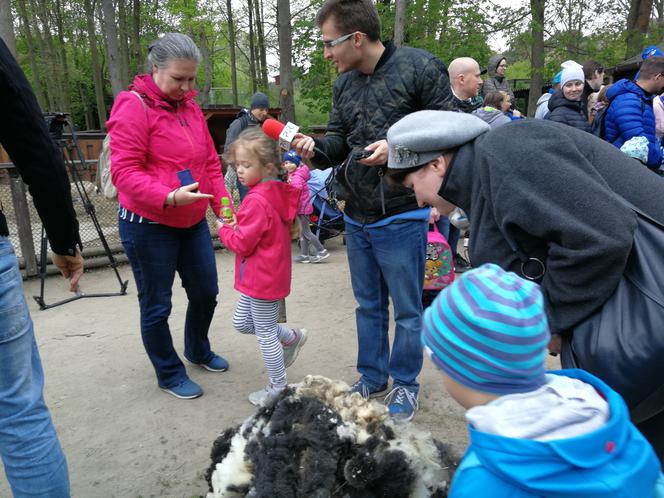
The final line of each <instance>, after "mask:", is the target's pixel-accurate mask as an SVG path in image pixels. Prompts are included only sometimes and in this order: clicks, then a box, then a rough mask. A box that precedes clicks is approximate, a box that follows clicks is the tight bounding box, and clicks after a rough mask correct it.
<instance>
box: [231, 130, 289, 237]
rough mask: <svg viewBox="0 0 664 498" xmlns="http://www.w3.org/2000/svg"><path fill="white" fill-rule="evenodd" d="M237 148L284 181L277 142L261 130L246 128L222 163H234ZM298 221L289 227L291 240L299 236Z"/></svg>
mask: <svg viewBox="0 0 664 498" xmlns="http://www.w3.org/2000/svg"><path fill="white" fill-rule="evenodd" d="M239 147H244V148H245V149H247V150H248V151H249V152H250V153H251V154H253V155H254V156H256V158H257V159H258V162H259V163H260V165H261V166H267V165H271V166H272V170H273V172H274V176H275V177H276V178H278V179H280V180H282V181H285V180H286V178H287V176H288V173H287V172H286V170H285V169H283V168H282V167H281V151H280V150H279V145H277V142H276V141H274V140H273V139H271V138H270V137H268V136H267V135H266V134H265V133H263V130H262V129H260V128H258V127H253V128H247V129H246V130H244V131H243V132H242V133H240V135H239V136H238V137H237V140H235V142H233V143H232V144H231V146H230V148H229V150H228V152H227V153H226V154H224V155H223V158H224V161H226V162H228V163H231V164H232V163H234V162H235V151H237V149H238V148H239ZM300 230H301V226H300V220H299V219H298V218H297V216H296V217H295V219H294V220H293V223H292V225H291V226H290V227H289V233H290V237H291V239H297V238H298V237H299V236H300Z"/></svg>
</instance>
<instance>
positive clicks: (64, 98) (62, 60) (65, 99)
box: [55, 0, 71, 112]
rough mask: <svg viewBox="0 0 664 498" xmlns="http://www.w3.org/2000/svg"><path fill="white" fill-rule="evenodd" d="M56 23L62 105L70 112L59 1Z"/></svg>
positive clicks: (66, 64) (67, 72)
mask: <svg viewBox="0 0 664 498" xmlns="http://www.w3.org/2000/svg"><path fill="white" fill-rule="evenodd" d="M55 11H56V14H57V15H56V23H57V28H58V41H59V42H60V64H61V67H62V90H63V91H62V104H63V105H64V109H65V110H66V111H67V112H71V99H70V98H69V64H68V63H67V49H66V45H65V35H64V26H63V23H62V3H61V0H56V2H55Z"/></svg>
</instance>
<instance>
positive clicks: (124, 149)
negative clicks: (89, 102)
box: [107, 33, 228, 399]
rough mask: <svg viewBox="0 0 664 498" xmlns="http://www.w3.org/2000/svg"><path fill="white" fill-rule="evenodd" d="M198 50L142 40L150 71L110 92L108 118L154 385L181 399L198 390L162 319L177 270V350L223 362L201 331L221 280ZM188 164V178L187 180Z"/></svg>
mask: <svg viewBox="0 0 664 498" xmlns="http://www.w3.org/2000/svg"><path fill="white" fill-rule="evenodd" d="M199 59H200V54H199V51H198V48H197V47H196V45H195V44H194V42H193V41H192V40H191V39H190V38H189V37H188V36H186V35H183V34H179V33H168V34H166V35H164V36H163V37H162V38H160V39H159V40H158V41H157V42H155V43H154V44H152V45H151V46H150V48H149V49H148V63H149V64H150V68H151V69H150V73H148V74H143V75H140V76H137V77H136V78H135V79H134V83H133V85H130V87H129V90H130V91H126V92H122V93H120V94H119V95H118V96H117V98H116V99H115V103H114V105H113V110H112V112H111V117H110V119H109V120H108V123H107V126H108V131H109V133H110V134H111V142H110V148H111V177H112V179H113V183H114V185H115V186H116V187H117V189H118V200H119V203H120V206H119V218H120V219H119V229H120V237H121V239H122V245H123V246H124V248H125V251H126V253H127V256H128V258H129V262H130V264H131V267H132V271H133V273H134V278H135V280H136V287H137V289H138V301H139V306H140V311H141V336H142V338H143V344H144V346H145V349H146V351H147V354H148V357H149V359H150V361H151V362H152V365H153V366H154V369H155V371H156V374H157V381H158V384H159V387H160V388H161V389H163V390H164V391H166V392H167V393H170V394H172V395H173V396H175V397H177V398H181V399H192V398H196V397H198V396H200V395H202V394H203V390H202V389H201V388H200V386H198V384H196V383H195V382H193V381H192V380H191V379H189V377H188V376H187V372H186V370H185V367H184V365H183V363H182V361H181V360H180V358H179V357H178V355H177V353H176V352H175V349H174V348H173V340H172V337H171V333H170V329H169V327H168V317H169V315H170V312H171V295H172V287H173V281H174V279H175V272H176V271H177V272H178V274H179V275H180V279H181V280H182V286H183V287H184V289H185V291H186V293H187V298H188V300H189V303H188V307H187V314H186V319H185V326H184V343H185V344H184V346H185V347H184V355H185V358H187V360H189V361H190V362H191V363H194V364H196V365H200V366H201V367H203V368H205V369H207V370H209V371H212V372H223V371H225V370H227V369H228V363H227V362H226V360H225V359H223V358H222V357H221V356H219V355H217V354H215V353H214V352H213V351H212V350H211V349H210V342H209V340H208V329H209V327H210V321H211V320H212V315H213V314H214V309H215V307H216V305H217V294H218V292H219V288H218V284H217V268H216V263H215V257H214V252H213V249H212V241H211V237H210V231H209V228H208V224H207V222H206V219H205V213H206V211H207V207H208V204H210V205H212V206H213V209H214V210H215V212H217V213H218V211H219V209H220V198H221V197H225V196H228V192H227V191H226V188H225V186H224V179H223V176H222V173H221V163H220V161H219V156H218V155H217V151H216V149H215V146H214V143H213V142H212V138H211V137H210V133H209V131H208V128H207V123H206V121H205V118H204V117H203V114H202V112H201V110H200V108H199V107H198V105H197V104H196V102H194V96H195V95H196V92H195V90H194V79H195V77H196V72H197V69H198V61H199ZM183 170H184V173H183ZM186 170H188V171H189V172H190V177H192V180H193V181H194V182H195V183H191V184H189V185H187V184H186V183H187V182H188V181H187V179H186V177H187V176H189V175H188V173H187V171H186Z"/></svg>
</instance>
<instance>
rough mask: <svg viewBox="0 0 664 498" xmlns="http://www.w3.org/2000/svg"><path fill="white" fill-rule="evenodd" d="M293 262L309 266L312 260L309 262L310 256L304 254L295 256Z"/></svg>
mask: <svg viewBox="0 0 664 498" xmlns="http://www.w3.org/2000/svg"><path fill="white" fill-rule="evenodd" d="M293 262H295V263H303V264H307V263H309V262H310V260H309V256H305V255H304V254H300V255H299V256H295V257H294V258H293Z"/></svg>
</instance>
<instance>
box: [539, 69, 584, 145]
mask: <svg viewBox="0 0 664 498" xmlns="http://www.w3.org/2000/svg"><path fill="white" fill-rule="evenodd" d="M561 66H562V68H563V70H562V73H561V76H560V90H558V91H556V92H555V93H554V94H553V95H551V98H550V99H549V104H548V105H549V114H547V115H546V117H545V118H544V119H548V120H549V121H555V122H557V123H563V124H566V125H568V126H573V127H574V128H578V129H579V130H583V131H587V132H588V133H591V129H590V125H589V124H588V117H587V114H585V113H584V112H583V101H582V96H583V88H584V79H583V67H582V66H581V65H580V64H577V63H576V62H574V61H566V62H563V63H562V64H561Z"/></svg>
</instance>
